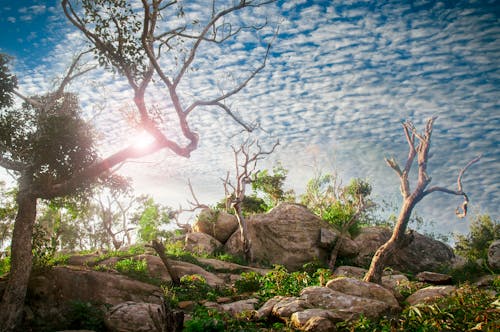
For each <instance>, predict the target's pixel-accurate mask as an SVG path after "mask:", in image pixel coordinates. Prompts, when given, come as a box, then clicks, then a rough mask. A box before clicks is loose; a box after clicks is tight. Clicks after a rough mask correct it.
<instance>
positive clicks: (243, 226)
mask: <svg viewBox="0 0 500 332" xmlns="http://www.w3.org/2000/svg"><path fill="white" fill-rule="evenodd" d="M237 204H240V203H237ZM234 210H235V212H236V220H237V221H238V226H239V230H240V240H241V243H242V244H243V256H244V257H245V260H246V261H247V262H248V263H250V262H251V261H252V248H251V245H250V239H249V238H248V226H247V222H246V220H245V217H244V216H243V212H242V211H241V207H240V206H239V205H235V206H234Z"/></svg>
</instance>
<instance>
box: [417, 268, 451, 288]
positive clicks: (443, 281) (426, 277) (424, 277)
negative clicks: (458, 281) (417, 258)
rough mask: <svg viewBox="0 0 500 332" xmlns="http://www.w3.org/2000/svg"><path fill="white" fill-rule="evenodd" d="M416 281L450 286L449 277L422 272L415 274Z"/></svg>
mask: <svg viewBox="0 0 500 332" xmlns="http://www.w3.org/2000/svg"><path fill="white" fill-rule="evenodd" d="M417 280H418V281H421V282H426V283H429V284H433V285H449V284H451V276H450V275H448V274H442V273H437V272H429V271H423V272H420V273H419V274H417Z"/></svg>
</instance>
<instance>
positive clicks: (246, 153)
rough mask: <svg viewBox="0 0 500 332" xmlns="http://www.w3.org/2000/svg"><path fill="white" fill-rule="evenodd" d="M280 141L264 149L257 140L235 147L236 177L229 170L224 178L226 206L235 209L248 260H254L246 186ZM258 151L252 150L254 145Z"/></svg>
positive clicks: (250, 182)
mask: <svg viewBox="0 0 500 332" xmlns="http://www.w3.org/2000/svg"><path fill="white" fill-rule="evenodd" d="M278 145H279V142H276V143H275V144H274V145H273V146H272V148H271V149H270V150H267V151H265V150H263V149H262V147H261V146H260V145H259V143H258V142H256V141H250V140H248V139H247V140H245V141H244V142H243V143H242V144H241V145H240V147H239V148H237V149H236V148H235V147H234V146H233V147H232V148H233V155H234V172H235V173H234V177H233V181H231V179H230V172H227V176H226V179H225V180H224V191H225V194H226V202H227V203H226V206H227V207H230V208H232V209H233V210H234V213H235V215H236V219H237V220H238V226H239V231H240V240H241V243H242V245H243V255H244V257H245V259H246V260H247V261H249V262H250V261H252V252H251V243H250V239H249V238H248V225H247V222H246V219H245V215H244V213H243V203H244V201H245V197H246V187H247V185H251V184H252V178H253V176H254V174H255V173H256V167H257V162H258V161H259V160H261V159H263V158H264V157H265V156H267V155H270V154H271V153H273V152H274V150H275V149H276V147H277V146H278ZM254 146H255V147H256V150H257V151H256V152H252V151H251V150H252V149H253V147H254Z"/></svg>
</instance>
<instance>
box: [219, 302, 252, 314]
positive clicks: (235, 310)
mask: <svg viewBox="0 0 500 332" xmlns="http://www.w3.org/2000/svg"><path fill="white" fill-rule="evenodd" d="M257 303H259V300H257V299H254V298H252V299H246V300H241V301H236V302H231V303H226V304H223V305H221V306H220V307H221V309H222V310H223V311H225V312H227V313H229V314H230V315H232V316H237V315H238V314H241V313H243V312H252V311H254V310H255V306H256V305H257Z"/></svg>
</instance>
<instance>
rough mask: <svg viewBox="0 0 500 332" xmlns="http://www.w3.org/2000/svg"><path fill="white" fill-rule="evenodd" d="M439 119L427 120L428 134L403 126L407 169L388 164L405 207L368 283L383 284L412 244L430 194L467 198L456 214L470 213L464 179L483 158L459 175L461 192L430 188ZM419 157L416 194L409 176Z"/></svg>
mask: <svg viewBox="0 0 500 332" xmlns="http://www.w3.org/2000/svg"><path fill="white" fill-rule="evenodd" d="M435 120H436V117H432V118H429V119H428V120H427V123H426V127H425V131H424V133H423V134H420V133H418V132H417V130H416V128H415V126H414V125H413V123H411V122H410V121H406V122H404V123H403V130H404V133H405V137H406V141H407V143H408V146H409V154H408V158H407V160H406V164H405V167H404V169H401V168H400V166H399V165H398V163H397V162H396V161H395V160H394V158H391V159H386V162H387V164H388V165H389V166H390V167H391V168H392V169H393V170H394V171H395V172H396V174H398V176H399V179H400V183H401V195H402V196H403V204H402V206H401V210H400V212H399V216H398V220H397V222H396V225H395V226H394V230H393V232H392V236H391V237H390V239H389V240H388V241H387V242H386V243H384V244H383V245H382V246H381V247H380V248H379V249H378V250H377V251H376V252H375V255H374V256H373V259H372V261H371V264H370V268H369V270H368V272H367V273H366V275H365V277H364V280H365V281H369V282H375V283H380V282H381V278H382V272H383V269H384V267H385V265H386V263H387V261H388V260H389V259H390V258H391V257H392V255H394V254H395V253H396V252H397V251H398V250H400V249H401V248H403V247H405V246H406V245H408V244H409V243H410V242H411V235H407V234H405V232H406V228H407V226H408V222H409V220H410V216H411V213H412V211H413V208H414V207H415V206H416V205H417V203H418V202H420V201H421V200H422V199H423V198H424V197H426V196H427V195H429V194H432V193H434V192H444V193H447V194H452V195H458V196H463V198H464V202H463V203H462V205H461V207H460V208H457V210H456V211H455V212H456V214H457V216H458V217H462V218H463V217H465V215H466V214H467V205H468V203H469V197H468V196H467V194H466V193H465V192H464V191H463V189H462V176H463V174H464V173H465V171H466V170H467V169H468V168H469V167H470V166H471V165H472V164H474V163H476V162H477V161H479V159H480V158H481V156H478V157H476V158H474V159H473V160H471V161H470V162H469V163H468V164H467V165H466V166H465V167H464V168H463V169H462V170H461V171H460V172H459V174H458V178H457V186H458V188H457V190H451V189H447V188H444V187H438V186H434V187H430V188H427V186H428V185H429V183H430V182H431V177H430V176H429V175H428V174H427V162H428V160H429V157H430V155H429V149H430V145H431V134H432V128H433V124H434V121H435ZM415 157H417V163H418V170H417V171H418V176H417V184H416V187H415V189H414V190H413V191H411V189H410V181H409V179H408V177H409V175H410V170H411V167H412V164H413V161H414V159H415Z"/></svg>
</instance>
